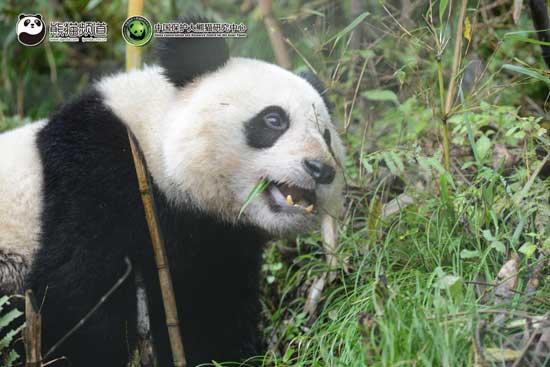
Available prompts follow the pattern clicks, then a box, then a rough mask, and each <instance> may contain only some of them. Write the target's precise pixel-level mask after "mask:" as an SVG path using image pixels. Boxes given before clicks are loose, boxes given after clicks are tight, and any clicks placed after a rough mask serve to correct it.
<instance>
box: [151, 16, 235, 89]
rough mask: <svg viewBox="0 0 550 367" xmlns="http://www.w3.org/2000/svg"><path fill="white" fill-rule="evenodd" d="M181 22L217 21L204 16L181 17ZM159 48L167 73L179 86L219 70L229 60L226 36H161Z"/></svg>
mask: <svg viewBox="0 0 550 367" xmlns="http://www.w3.org/2000/svg"><path fill="white" fill-rule="evenodd" d="M177 22H181V23H213V21H212V20H209V19H206V18H203V17H200V16H193V17H188V18H180V19H178V20H177ZM155 51H156V53H157V55H158V56H159V58H160V65H161V66H162V67H163V68H164V75H166V77H167V78H168V79H169V80H170V81H171V82H172V83H174V84H175V85H176V86H178V87H182V86H184V85H185V84H186V83H188V82H190V81H191V80H193V79H195V78H196V77H198V76H200V75H202V74H204V73H208V72H211V71H214V70H216V69H218V68H219V67H221V66H223V65H224V64H225V63H226V62H227V60H228V59H229V49H228V47H227V44H226V43H225V40H224V39H223V38H187V37H186V38H169V37H166V38H160V39H158V42H157V46H156V50H155Z"/></svg>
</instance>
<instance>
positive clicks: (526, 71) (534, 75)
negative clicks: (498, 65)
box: [503, 64, 550, 84]
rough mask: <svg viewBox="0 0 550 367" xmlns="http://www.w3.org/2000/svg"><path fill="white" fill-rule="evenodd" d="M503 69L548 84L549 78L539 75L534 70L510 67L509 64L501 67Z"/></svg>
mask: <svg viewBox="0 0 550 367" xmlns="http://www.w3.org/2000/svg"><path fill="white" fill-rule="evenodd" d="M503 68H504V69H506V70H510V71H513V72H515V73H519V74H523V75H527V76H528V77H531V78H533V79H537V80H540V81H541V82H545V83H546V84H550V78H547V77H545V76H544V75H542V74H541V73H539V72H538V71H536V70H533V69H527V68H525V67H523V66H519V65H511V64H505V65H504V66H503Z"/></svg>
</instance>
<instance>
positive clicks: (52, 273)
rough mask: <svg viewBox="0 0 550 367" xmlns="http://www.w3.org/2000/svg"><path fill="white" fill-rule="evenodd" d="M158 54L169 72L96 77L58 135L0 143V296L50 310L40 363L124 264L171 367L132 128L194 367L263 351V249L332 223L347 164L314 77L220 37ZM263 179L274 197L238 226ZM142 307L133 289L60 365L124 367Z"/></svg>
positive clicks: (38, 128)
mask: <svg viewBox="0 0 550 367" xmlns="http://www.w3.org/2000/svg"><path fill="white" fill-rule="evenodd" d="M188 21H193V20H188ZM161 42H162V43H161V44H160V47H159V48H158V50H159V54H160V66H152V67H145V68H144V69H143V70H137V71H132V72H127V73H120V74H116V75H113V76H110V77H106V78H103V79H101V80H99V81H98V82H97V83H95V84H94V85H93V86H92V87H91V88H90V90H89V91H87V92H85V93H83V94H82V95H81V96H79V97H78V98H76V99H74V100H73V101H71V102H69V103H67V104H65V105H64V106H62V107H61V108H60V109H59V110H58V111H57V112H56V113H55V114H53V116H51V118H50V119H49V121H42V122H39V123H34V124H31V125H29V126H26V127H22V128H19V129H17V130H14V131H11V132H8V133H5V134H2V135H0V157H2V158H1V160H0V228H2V231H0V284H1V286H2V291H3V292H4V293H7V292H12V291H18V290H21V289H22V288H23V286H22V284H21V283H22V279H23V276H25V284H24V287H28V288H32V289H33V290H34V292H35V293H36V297H37V299H38V300H40V302H41V303H43V304H42V314H43V333H44V335H43V340H44V341H43V345H44V346H43V349H44V350H48V348H49V347H51V346H52V344H53V343H55V342H56V341H57V340H59V338H61V337H62V336H63V335H65V333H66V332H67V331H68V330H69V329H70V328H71V327H73V326H74V325H75V324H76V323H77V322H78V321H80V320H81V318H82V317H83V316H84V315H85V314H86V313H87V312H88V311H89V310H90V309H91V308H92V307H93V306H94V305H95V304H96V303H97V302H98V301H99V299H100V298H101V297H102V296H103V295H104V294H105V292H106V291H107V290H108V289H109V288H110V287H111V286H112V285H113V284H114V283H115V281H116V280H117V279H118V278H119V277H120V276H121V275H122V274H123V273H124V271H125V263H124V258H125V257H126V256H128V257H129V258H130V260H131V262H132V264H133V266H134V268H136V267H139V268H140V269H141V271H142V273H143V277H144V279H145V283H146V288H147V292H148V295H149V301H150V303H151V304H150V305H149V308H150V318H151V325H152V326H151V328H152V334H153V338H154V341H155V345H156V348H157V354H158V356H159V359H160V365H161V366H167V365H170V360H171V359H170V351H169V342H168V336H167V331H166V327H165V318H164V313H163V307H162V303H161V296H160V291H159V287H158V279H157V276H156V269H155V265H154V260H153V254H152V253H151V245H150V241H149V235H148V231H147V226H146V223H145V219H144V213H143V209H142V203H141V199H140V195H139V191H138V186H137V182H136V176H135V171H134V166H133V162H132V157H131V153H130V148H129V143H128V137H127V133H126V128H129V129H130V130H131V132H132V133H133V134H134V135H135V136H136V138H137V140H138V142H139V145H140V147H141V149H142V152H143V154H144V157H145V159H146V163H147V166H148V169H149V171H150V173H151V176H152V182H153V184H154V191H155V197H156V203H157V210H158V213H159V220H160V224H161V227H162V231H163V234H164V238H165V242H166V245H167V251H168V258H169V261H170V266H171V272H172V277H173V282H174V289H175V293H176V297H177V304H178V312H179V316H180V321H181V325H182V332H183V339H184V340H183V341H184V346H185V348H186V353H187V358H188V362H189V365H190V366H195V365H197V364H200V363H208V362H210V361H212V360H217V361H229V360H243V359H245V358H247V357H251V356H254V355H257V354H261V353H262V343H261V341H260V339H259V333H258V321H259V310H260V308H259V299H258V277H259V271H260V266H261V259H262V249H263V246H264V245H265V243H266V242H267V241H268V240H269V239H271V238H273V237H277V236H281V235H286V234H291V233H299V232H304V231H306V230H309V229H311V228H314V227H315V226H316V225H318V224H319V219H320V217H321V215H323V214H327V213H328V214H330V215H333V216H337V215H338V211H339V209H340V203H341V199H342V187H343V174H342V170H341V167H342V164H343V159H344V150H343V146H342V144H341V141H340V139H339V137H338V135H337V133H336V131H335V129H334V126H333V125H332V123H331V117H330V114H329V110H328V108H327V104H326V103H325V101H324V99H323V97H322V96H321V94H320V90H319V86H318V85H317V83H316V81H315V80H314V79H313V78H311V75H309V76H305V77H302V76H298V75H295V74H293V73H291V72H289V71H286V70H284V69H282V68H279V67H278V66H275V65H272V64H269V63H266V62H262V61H259V60H254V59H245V58H230V57H229V56H228V52H227V48H226V45H225V42H224V41H223V40H222V39H204V38H201V39H188V38H186V39H166V40H163V41H161ZM262 178H264V179H266V180H268V181H269V182H270V185H269V187H268V189H267V190H266V191H265V192H264V193H262V194H261V196H260V197H259V198H257V199H255V200H253V201H252V202H251V204H250V205H249V206H248V207H247V208H246V209H245V211H244V213H243V215H242V216H240V217H239V216H238V214H239V211H240V209H241V207H242V205H243V203H244V202H245V200H246V197H247V196H248V195H249V193H250V192H251V190H252V189H253V188H254V186H255V185H256V184H257V183H258V181H259V180H260V179H262ZM288 195H291V196H292V197H293V201H294V202H296V203H298V205H297V206H295V205H290V204H288V203H287V199H286V197H287V196H288ZM311 205H313V210H311V209H312V208H311ZM27 269H30V270H29V271H28V273H27ZM14 272H19V273H18V274H19V275H14ZM25 274H26V275H25ZM135 297H136V292H135V286H134V283H133V281H131V280H129V281H126V282H125V283H124V284H123V286H122V287H121V288H119V289H118V290H117V291H116V292H115V293H114V294H113V295H112V296H111V298H109V299H108V300H107V302H106V303H105V304H104V305H103V306H102V307H101V308H100V309H99V310H98V311H97V312H96V313H95V314H94V315H93V316H92V318H91V319H90V320H89V321H87V323H86V324H84V326H82V327H81V328H80V329H79V330H78V331H77V332H76V333H75V334H74V335H73V336H71V337H70V338H69V339H68V340H67V341H66V342H65V343H64V344H63V345H62V346H61V347H60V349H59V350H58V352H57V354H56V355H57V356H65V357H67V361H70V362H69V363H70V364H71V365H72V366H81V367H82V366H83V367H86V366H122V365H124V364H125V363H126V362H127V361H128V356H129V354H130V351H131V350H132V346H133V345H134V344H135V327H136V302H135Z"/></svg>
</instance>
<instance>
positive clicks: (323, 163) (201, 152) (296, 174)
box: [162, 58, 344, 234]
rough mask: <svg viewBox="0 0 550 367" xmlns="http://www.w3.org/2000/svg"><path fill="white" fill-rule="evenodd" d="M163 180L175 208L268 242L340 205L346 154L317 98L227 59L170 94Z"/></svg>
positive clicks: (296, 82)
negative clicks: (257, 191) (201, 213)
mask: <svg viewBox="0 0 550 367" xmlns="http://www.w3.org/2000/svg"><path fill="white" fill-rule="evenodd" d="M164 119H165V122H166V123H167V124H168V126H167V128H166V129H163V130H164V133H165V135H164V136H163V139H162V141H163V142H164V143H163V148H162V150H163V154H162V156H163V159H164V162H163V163H164V169H165V174H166V176H167V177H168V179H169V181H170V186H172V187H173V188H174V190H172V194H173V195H174V196H176V197H177V199H176V200H177V201H180V200H182V201H184V202H189V201H190V202H191V203H192V204H193V205H194V206H196V207H197V208H200V209H201V210H206V211H208V212H210V213H214V214H216V215H220V216H222V217H223V218H224V219H226V220H228V221H236V220H237V218H238V216H239V212H240V210H241V208H242V206H243V204H244V203H245V201H246V199H247V197H248V196H249V194H250V192H251V191H252V190H253V189H254V187H255V186H256V185H257V184H258V182H259V181H260V180H262V179H263V180H266V181H267V182H269V185H268V187H267V189H266V190H265V191H264V192H263V193H262V194H261V195H259V196H258V197H256V198H255V199H254V200H253V201H252V202H250V204H249V205H248V206H247V207H246V208H245V210H244V212H243V215H242V216H241V217H240V218H239V220H240V221H245V222H247V223H252V224H254V225H257V226H259V227H261V228H263V229H265V230H267V231H268V232H270V233H274V234H283V233H293V232H300V231H304V230H306V229H308V228H311V227H312V226H314V225H316V224H318V222H319V219H320V217H321V215H323V214H329V215H333V216H337V215H338V212H339V209H340V204H341V202H342V190H343V175H342V169H341V167H342V164H343V159H344V149H343V146H342V143H341V141H340V139H339V137H338V134H337V133H336V131H335V129H334V127H333V125H332V122H331V117H330V115H329V111H328V110H327V107H326V105H325V103H324V102H323V99H322V97H321V96H320V94H319V93H318V92H317V90H316V89H315V88H313V86H312V85H311V84H310V83H309V82H307V81H306V80H305V79H303V78H301V77H300V76H298V75H295V74H293V73H291V72H289V71H287V70H284V69H282V68H280V67H278V66H275V65H273V64H269V63H265V62H262V61H258V60H253V59H244V58H231V59H229V61H228V62H227V63H226V64H225V65H224V66H223V67H221V68H219V69H218V70H217V71H215V72H213V73H209V74H206V75H204V76H201V77H199V78H198V79H196V80H194V81H193V82H192V83H190V84H188V85H186V86H185V87H184V88H181V89H179V90H178V91H177V93H176V97H175V99H174V101H173V103H171V107H170V109H169V110H168V111H167V114H166V115H165V116H164Z"/></svg>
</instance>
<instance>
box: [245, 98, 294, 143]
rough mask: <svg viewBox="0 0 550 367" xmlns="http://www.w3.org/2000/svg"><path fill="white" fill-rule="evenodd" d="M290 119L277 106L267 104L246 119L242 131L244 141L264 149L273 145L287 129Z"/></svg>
mask: <svg viewBox="0 0 550 367" xmlns="http://www.w3.org/2000/svg"><path fill="white" fill-rule="evenodd" d="M289 126H290V119H289V118H288V114H287V113H286V111H285V110H283V109H282V108H281V107H279V106H269V107H266V108H264V109H263V110H262V111H260V112H259V113H258V114H256V116H254V117H252V118H251V119H250V120H248V121H246V122H245V124H244V132H245V135H246V143H247V144H248V145H249V146H251V147H252V148H256V149H264V148H269V147H271V146H273V144H275V143H276V142H277V140H278V139H279V138H280V137H281V136H282V135H283V134H284V133H285V131H287V130H288V128H289Z"/></svg>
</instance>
